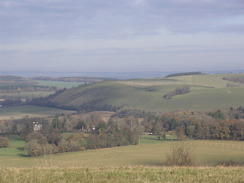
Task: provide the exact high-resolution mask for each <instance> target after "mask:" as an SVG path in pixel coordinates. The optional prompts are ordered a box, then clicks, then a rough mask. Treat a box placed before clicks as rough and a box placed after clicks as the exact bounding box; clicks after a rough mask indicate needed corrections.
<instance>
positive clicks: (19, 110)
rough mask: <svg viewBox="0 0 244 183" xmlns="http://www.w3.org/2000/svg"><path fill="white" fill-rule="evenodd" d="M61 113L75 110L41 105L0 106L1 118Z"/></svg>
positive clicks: (44, 115) (45, 115)
mask: <svg viewBox="0 0 244 183" xmlns="http://www.w3.org/2000/svg"><path fill="white" fill-rule="evenodd" d="M61 113H65V114H68V113H73V111H68V110H61V109H56V108H51V107H41V106H33V105H24V106H14V107H2V108H0V120H3V119H10V118H13V119H20V118H23V117H25V116H29V117H40V118H41V117H48V116H54V115H55V114H61Z"/></svg>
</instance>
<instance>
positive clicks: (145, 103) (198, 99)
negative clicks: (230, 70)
mask: <svg viewBox="0 0 244 183" xmlns="http://www.w3.org/2000/svg"><path fill="white" fill-rule="evenodd" d="M242 75H243V74H239V75H238V74H216V75H194V76H181V77H172V78H159V79H139V80H120V81H104V82H100V83H96V84H93V85H89V86H86V87H78V88H72V89H70V90H67V91H65V92H64V93H62V94H60V95H58V96H55V97H53V98H51V99H48V101H49V102H54V103H56V104H57V106H66V107H69V106H77V108H79V106H81V105H91V106H93V107H94V108H96V107H98V108H99V107H100V108H102V106H117V107H119V106H123V105H127V106H131V107H135V108H141V109H147V110H159V111H172V110H214V109H226V108H229V107H234V108H236V107H239V106H241V105H243V100H242V99H243V98H244V85H243V84H240V83H234V82H230V81H227V80H223V77H227V76H242ZM184 85H188V86H189V87H190V93H187V94H183V95H177V96H174V97H173V98H172V99H168V100H166V99H164V98H163V96H164V95H165V94H167V93H168V92H170V91H173V90H174V89H176V88H177V87H180V86H184ZM230 86H231V87H230Z"/></svg>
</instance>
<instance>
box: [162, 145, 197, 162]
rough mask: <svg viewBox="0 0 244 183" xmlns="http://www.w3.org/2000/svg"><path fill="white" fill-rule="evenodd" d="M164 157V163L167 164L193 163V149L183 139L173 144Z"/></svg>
mask: <svg viewBox="0 0 244 183" xmlns="http://www.w3.org/2000/svg"><path fill="white" fill-rule="evenodd" d="M166 158H167V159H166V164H167V165H169V166H192V165H194V156H193V149H192V147H191V146H190V145H189V144H187V143H186V142H183V141H180V142H178V143H177V144H175V145H174V146H173V147H172V149H171V150H170V152H169V154H168V155H167V157H166Z"/></svg>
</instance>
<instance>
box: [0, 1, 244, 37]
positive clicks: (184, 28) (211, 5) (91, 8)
mask: <svg viewBox="0 0 244 183" xmlns="http://www.w3.org/2000/svg"><path fill="white" fill-rule="evenodd" d="M0 13H1V18H0V23H1V25H3V26H1V29H0V34H1V35H0V36H1V38H2V39H4V40H10V39H15V38H16V39H21V38H23V39H25V38H26V39H30V38H33V37H43V38H45V37H52V38H60V37H64V38H69V37H70V36H73V37H80V38H84V39H91V38H98V39H103V38H106V39H107V38H109V37H110V38H126V37H131V36H136V35H139V36H140V35H147V34H160V30H162V29H165V30H168V31H169V32H172V33H193V32H201V31H204V32H211V31H216V29H218V28H220V29H221V30H222V31H226V32H230V31H231V32H236V33H243V31H240V30H239V29H238V28H237V27H236V29H235V28H233V29H223V28H222V27H223V25H216V21H218V19H225V18H230V17H232V16H237V15H244V3H243V2H242V1H239V0H233V1H231V2H230V1H229V0H222V1H219V0H199V1H193V0H171V1H166V0H150V1H149V0H134V1H131V0H124V1H112V0H105V1H101V0H84V1H78V0H73V1H68V0H59V1H58V0H52V1H50V0H42V1H41V0H35V1H33V0H23V1H21V2H20V1H17V0H9V1H3V2H2V3H1V8H0ZM213 20H216V21H215V22H214V21H213ZM227 26H228V25H227Z"/></svg>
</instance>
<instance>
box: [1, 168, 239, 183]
mask: <svg viewBox="0 0 244 183" xmlns="http://www.w3.org/2000/svg"><path fill="white" fill-rule="evenodd" d="M243 170H244V169H243V168H240V167H235V168H233V167H231V168H226V167H214V168H210V167H198V168H195V167H194V168H188V167H161V168H159V167H119V168H111V167H110V168H64V169H63V168H38V169H16V168H11V169H1V171H0V182H4V183H19V182H26V183H27V182H28V183H35V182H38V183H53V182H57V183H61V182H62V183H64V182H87V183H88V182H89V183H90V182H96V183H102V182H107V183H110V182H111V183H122V182H123V183H124V182H126V183H128V182H132V183H142V182H147V183H149V182H150V183H153V182H162V183H163V182H167V183H169V182H177V183H183V182H186V183H193V182H194V183H195V182H204V183H205V182H207V183H217V182H218V183H229V182H231V183H243V181H244V173H243Z"/></svg>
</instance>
